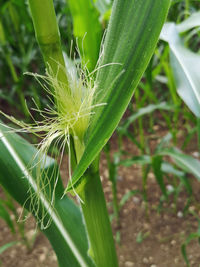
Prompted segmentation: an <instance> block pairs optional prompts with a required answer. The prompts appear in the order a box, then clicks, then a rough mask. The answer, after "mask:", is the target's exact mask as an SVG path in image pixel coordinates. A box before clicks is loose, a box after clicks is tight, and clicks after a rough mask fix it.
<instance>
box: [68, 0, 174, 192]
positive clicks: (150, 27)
mask: <svg viewBox="0 0 200 267" xmlns="http://www.w3.org/2000/svg"><path fill="white" fill-rule="evenodd" d="M169 4H170V1H168V0H164V1H162V3H161V2H160V1H158V0H151V1H145V0H140V1H136V0H134V1H129V0H117V1H115V2H114V4H113V8H112V14H111V19H110V23H109V27H108V32H107V35H106V39H105V45H104V55H103V58H102V61H101V65H105V64H109V63H120V65H119V64H113V65H111V66H107V67H104V68H101V69H100V70H99V72H98V74H97V79H96V82H97V86H98V87H97V97H96V102H97V103H107V105H104V106H102V107H98V109H96V110H95V115H94V116H93V117H92V120H91V126H90V128H89V130H88V133H87V136H86V149H85V152H84V154H83V156H82V158H81V160H80V162H79V165H78V167H77V168H76V169H75V172H74V174H73V177H72V184H73V186H74V187H75V186H76V185H75V184H76V183H77V182H78V181H79V179H80V177H81V176H82V175H83V174H84V172H85V171H86V169H87V168H88V166H89V165H90V164H91V163H92V161H93V160H94V159H95V158H96V157H97V155H98V154H99V152H100V151H101V149H102V148H103V146H104V145H105V144H106V143H107V141H108V139H109V138H110V137H111V135H112V133H113V131H114V129H115V128H116V126H117V125H118V123H119V121H120V118H121V116H122V114H123V113H124V111H125V109H126V107H127V105H128V103H129V101H130V99H131V97H132V94H133V92H134V88H135V87H136V86H137V84H138V82H139V80H140V78H141V76H142V74H143V72H144V71H145V68H146V67H147V64H148V62H149V60H150V58H151V56H152V54H153V51H154V49H155V46H156V43H157V40H158V37H159V33H160V31H161V27H162V25H163V23H164V20H165V18H166V15H167V11H168V8H169ZM136 25H137V26H136ZM102 130H103V131H102ZM71 188H72V185H71V184H70V185H68V188H67V191H70V189H71Z"/></svg>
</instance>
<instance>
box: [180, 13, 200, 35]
mask: <svg viewBox="0 0 200 267" xmlns="http://www.w3.org/2000/svg"><path fill="white" fill-rule="evenodd" d="M198 26H200V12H196V13H193V14H192V15H191V16H190V17H189V18H188V19H186V20H184V21H183V22H181V23H179V24H177V25H176V28H177V30H178V32H179V33H182V32H186V31H188V30H191V29H192V28H194V27H198Z"/></svg>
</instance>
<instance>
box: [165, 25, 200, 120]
mask: <svg viewBox="0 0 200 267" xmlns="http://www.w3.org/2000/svg"><path fill="white" fill-rule="evenodd" d="M177 27H178V26H176V25H175V24H174V23H166V24H165V26H164V27H163V30H162V33H161V39H163V40H164V41H166V42H168V43H169V46H170V61H171V66H172V70H173V73H174V78H175V82H176V86H177V92H178V94H179V95H180V97H181V98H182V99H183V101H184V102H185V103H186V105H187V106H188V107H189V109H190V110H191V111H192V112H193V113H194V114H195V116H197V117H198V118H199V117H200V87H199V84H200V76H199V71H198V70H199V68H200V55H198V54H195V53H193V52H192V51H190V50H189V49H187V48H185V47H184V43H183V41H182V40H181V38H180V36H179V33H178V29H177Z"/></svg>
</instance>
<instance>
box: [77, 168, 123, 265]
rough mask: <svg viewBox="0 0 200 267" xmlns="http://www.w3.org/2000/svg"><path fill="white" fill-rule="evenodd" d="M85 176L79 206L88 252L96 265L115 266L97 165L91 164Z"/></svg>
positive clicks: (114, 255)
mask: <svg viewBox="0 0 200 267" xmlns="http://www.w3.org/2000/svg"><path fill="white" fill-rule="evenodd" d="M86 176H88V177H86V179H87V184H86V185H85V187H84V189H83V192H82V195H81V197H82V198H83V200H84V203H82V204H81V206H82V211H83V216H84V219H85V223H86V227H87V231H88V235H89V241H90V251H89V254H90V256H91V257H92V258H93V259H94V262H95V264H96V266H97V267H117V266H118V263H117V256H116V251H115V245H114V240H113V235H112V230H111V225H110V221H109V217H108V211H107V208H106V202H105V198H104V193H103V189H102V185H101V181H100V177H99V170H98V165H96V166H94V164H93V166H91V167H90V168H89V169H88V171H87V172H86Z"/></svg>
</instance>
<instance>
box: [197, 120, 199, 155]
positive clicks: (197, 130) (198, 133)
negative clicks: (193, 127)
mask: <svg viewBox="0 0 200 267" xmlns="http://www.w3.org/2000/svg"><path fill="white" fill-rule="evenodd" d="M197 140H198V152H199V154H200V118H197Z"/></svg>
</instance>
